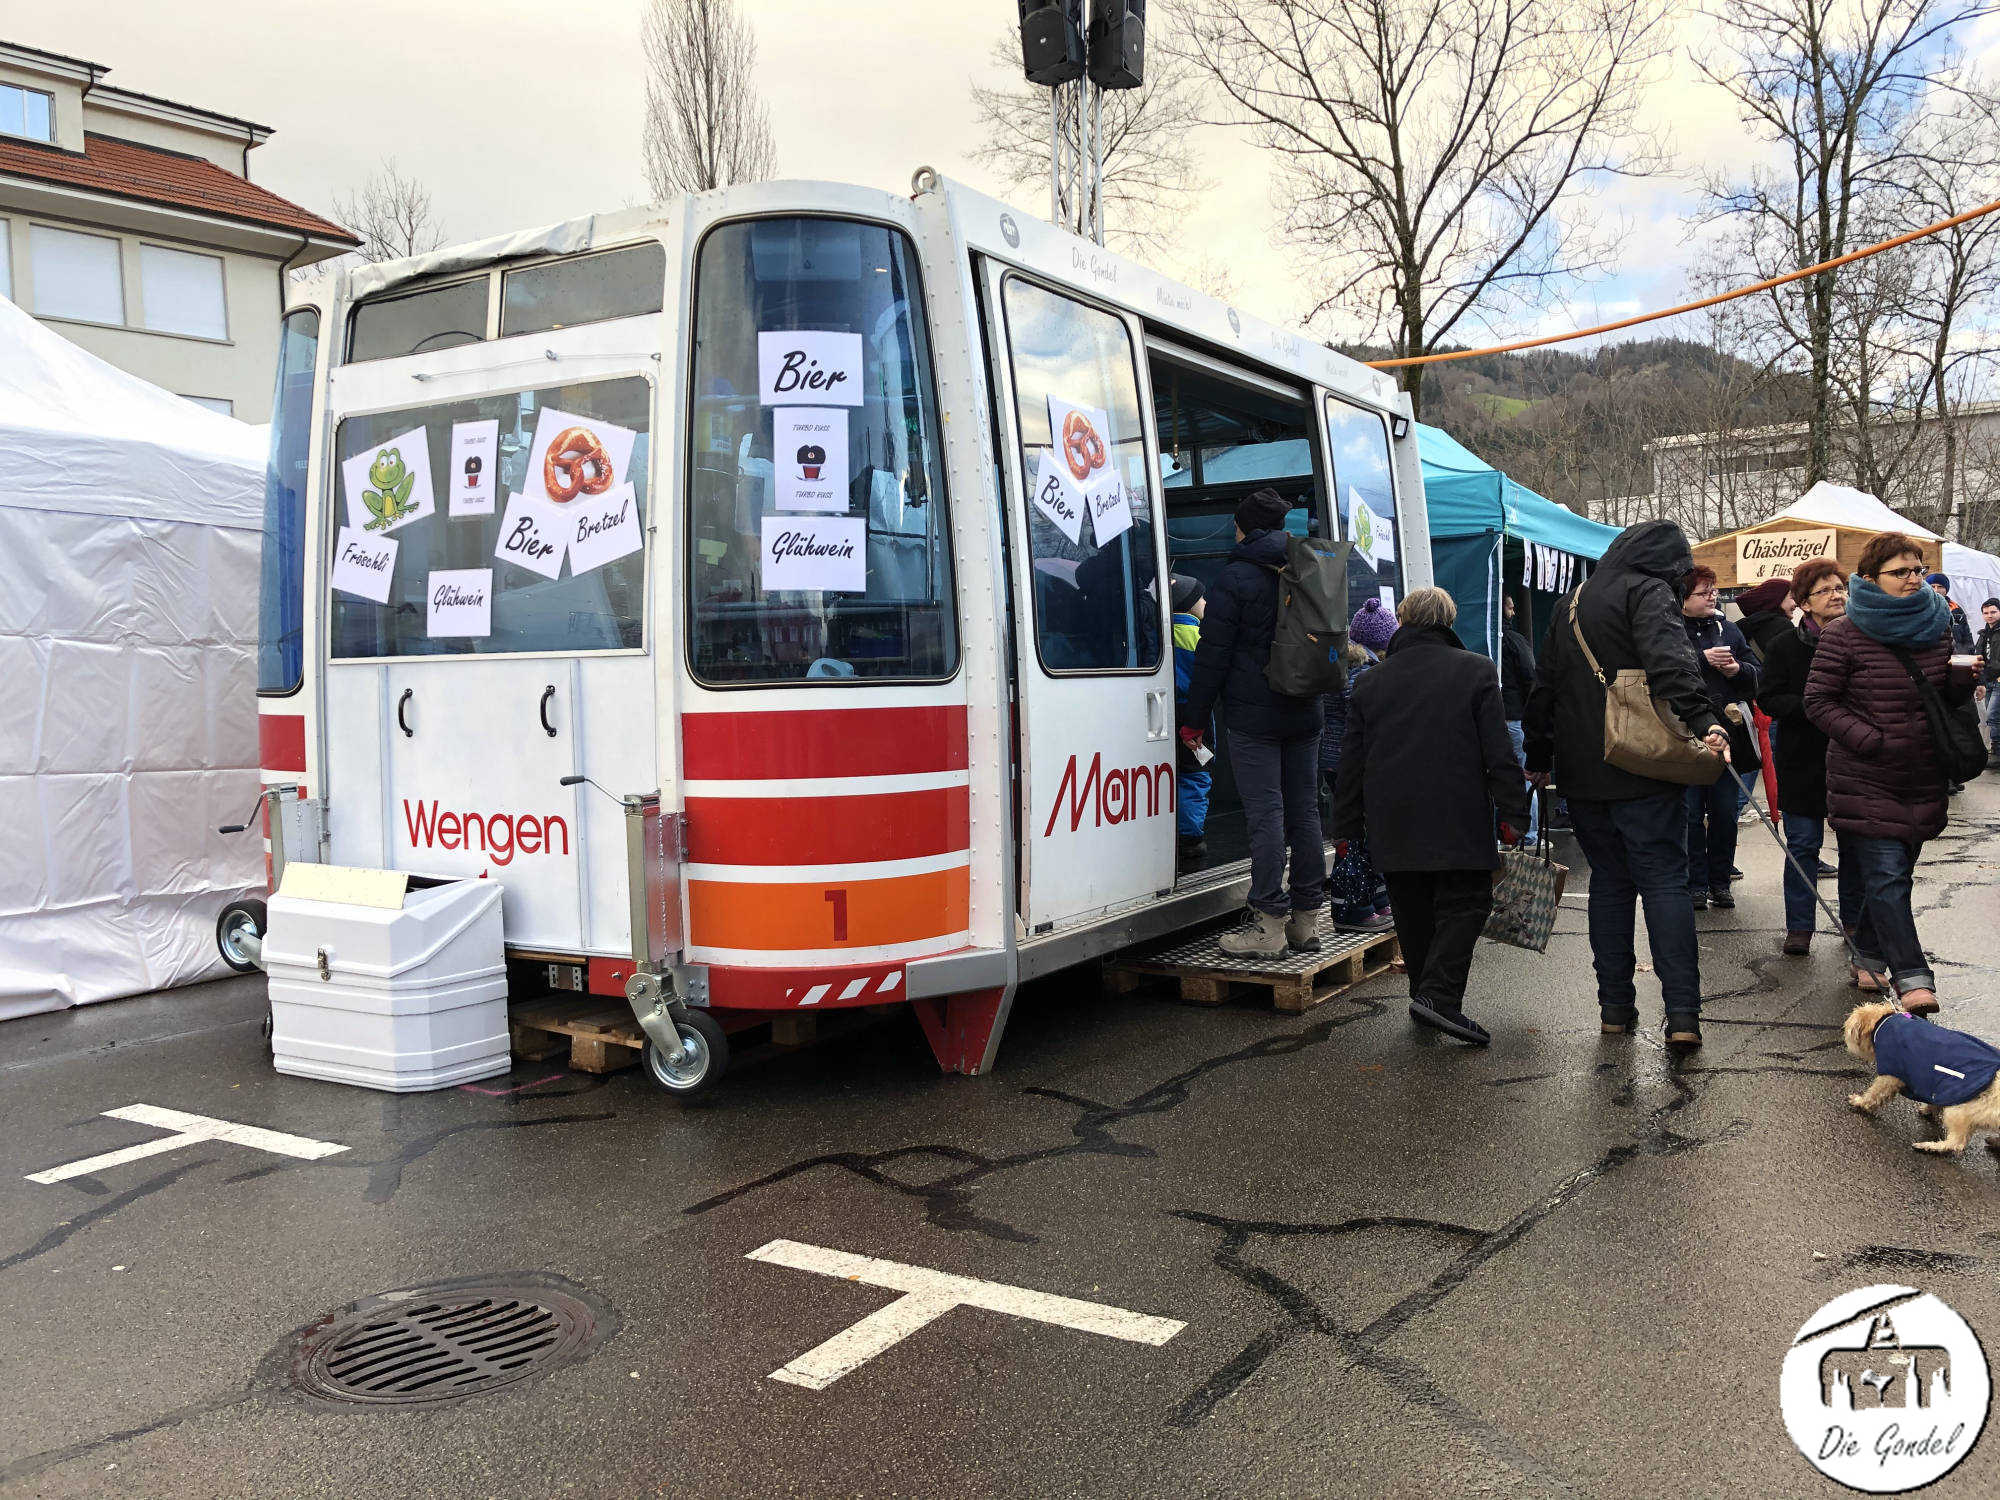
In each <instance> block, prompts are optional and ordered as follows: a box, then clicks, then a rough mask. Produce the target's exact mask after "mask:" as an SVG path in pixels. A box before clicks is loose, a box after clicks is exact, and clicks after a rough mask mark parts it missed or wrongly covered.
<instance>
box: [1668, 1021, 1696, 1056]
mask: <svg viewBox="0 0 2000 1500" xmlns="http://www.w3.org/2000/svg"><path fill="white" fill-rule="evenodd" d="M1700 1045H1701V1017H1699V1016H1688V1015H1680V1016H1668V1017H1667V1050H1668V1051H1669V1052H1692V1051H1694V1050H1695V1048H1697V1047H1699V1046H1700Z"/></svg>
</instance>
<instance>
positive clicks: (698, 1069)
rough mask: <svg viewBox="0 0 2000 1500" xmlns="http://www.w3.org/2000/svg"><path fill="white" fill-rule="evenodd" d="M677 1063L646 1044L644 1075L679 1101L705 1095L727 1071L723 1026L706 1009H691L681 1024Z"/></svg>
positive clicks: (727, 1043) (727, 1061) (727, 1060)
mask: <svg viewBox="0 0 2000 1500" xmlns="http://www.w3.org/2000/svg"><path fill="white" fill-rule="evenodd" d="M680 1033H681V1046H682V1047H683V1048H685V1049H686V1051H685V1052H684V1053H683V1054H682V1056H681V1060H680V1061H679V1062H678V1063H669V1062H668V1061H667V1060H666V1058H665V1057H664V1056H662V1055H661V1054H660V1052H659V1050H658V1049H657V1048H655V1047H654V1046H653V1044H652V1043H651V1042H650V1041H649V1042H647V1043H646V1047H645V1059H646V1076H647V1077H649V1078H651V1079H652V1080H653V1082H654V1083H656V1084H657V1085H659V1087H661V1088H663V1089H665V1090H666V1091H667V1092H668V1093H669V1094H672V1095H674V1096H675V1097H676V1098H679V1099H692V1098H693V1097H694V1096H695V1095H696V1094H702V1093H706V1092H707V1091H708V1090H709V1089H710V1088H712V1087H714V1085H715V1081H716V1080H717V1079H718V1078H720V1077H721V1076H722V1075H723V1074H724V1073H725V1072H727V1071H728V1069H729V1037H728V1035H727V1034H726V1033H725V1032H724V1031H723V1029H722V1023H721V1022H720V1021H718V1020H716V1019H715V1017H713V1016H711V1015H710V1014H709V1013H708V1012H707V1011H705V1010H690V1011H689V1012H688V1013H687V1019H686V1020H685V1021H683V1022H681V1023H680Z"/></svg>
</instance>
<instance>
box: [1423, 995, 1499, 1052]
mask: <svg viewBox="0 0 2000 1500" xmlns="http://www.w3.org/2000/svg"><path fill="white" fill-rule="evenodd" d="M1410 1019H1411V1020H1412V1021H1416V1022H1418V1023H1420V1024H1421V1025H1424V1026H1435V1027H1436V1028H1437V1029H1438V1030H1439V1031H1442V1032H1443V1033H1444V1034H1445V1035H1446V1036H1455V1037H1457V1038H1458V1039H1459V1040H1460V1041H1461V1042H1470V1043H1472V1045H1473V1046H1475V1047H1484V1046H1487V1045H1488V1044H1489V1043H1491V1042H1492V1040H1493V1038H1492V1036H1491V1035H1490V1034H1489V1033H1488V1032H1487V1030H1486V1028H1485V1027H1484V1026H1481V1025H1480V1024H1479V1023H1478V1022H1477V1021H1475V1020H1473V1019H1472V1017H1470V1016H1468V1015H1467V1014H1466V1013H1465V1010H1464V1008H1463V1007H1462V1006H1457V1005H1433V1004H1432V1003H1431V1002H1430V1001H1428V1000H1412V1001H1411V1002H1410Z"/></svg>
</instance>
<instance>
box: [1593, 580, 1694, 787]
mask: <svg viewBox="0 0 2000 1500" xmlns="http://www.w3.org/2000/svg"><path fill="white" fill-rule="evenodd" d="M1582 596H1583V590H1582V589H1581V588H1578V589H1577V590H1576V592H1575V593H1573V594H1571V595H1570V596H1569V631H1570V634H1571V635H1573V636H1575V637H1576V643H1577V645H1578V646H1579V647H1580V648H1581V649H1582V651H1583V659H1584V660H1585V661H1587V662H1589V663H1590V672H1591V675H1592V676H1593V677H1595V678H1596V679H1597V681H1598V684H1599V685H1600V686H1601V687H1603V689H1604V759H1605V761H1606V763H1607V764H1610V765H1614V766H1616V767H1618V769H1619V770H1621V771H1630V772H1631V773H1632V774H1633V775H1635V776H1650V777H1652V778H1653V779H1654V780H1655V781H1671V782H1674V783H1676V784H1678V785H1680V786H1713V785H1714V784H1715V783H1716V781H1717V780H1719V779H1720V778H1721V776H1722V757H1721V756H1720V755H1717V754H1716V753H1715V752H1714V751H1713V750H1711V749H1709V748H1708V746H1707V745H1705V744H1704V743H1702V741H1701V740H1700V739H1699V738H1697V737H1696V736H1695V735H1692V734H1690V733H1688V727H1687V725H1685V724H1683V723H1682V722H1681V720H1680V716H1679V715H1678V714H1676V713H1675V712H1674V711H1673V710H1672V709H1670V708H1668V707H1667V706H1666V705H1665V704H1662V703H1655V702H1654V701H1653V694H1652V691H1651V689H1649V688H1648V687H1647V686H1646V673H1645V669H1644V668H1642V667H1625V668H1622V669H1621V670H1620V671H1619V672H1618V674H1617V675H1616V676H1615V677H1612V678H1610V679H1609V680H1606V678H1605V676H1604V669H1603V668H1602V667H1600V666H1599V665H1598V664H1597V656H1596V654H1595V653H1594V652H1593V651H1592V650H1591V649H1590V642H1589V641H1587V640H1585V639H1584V638H1583V625H1582V622H1581V621H1579V620H1578V619H1577V613H1576V606H1577V601H1578V600H1579V599H1580V598H1581V597H1582Z"/></svg>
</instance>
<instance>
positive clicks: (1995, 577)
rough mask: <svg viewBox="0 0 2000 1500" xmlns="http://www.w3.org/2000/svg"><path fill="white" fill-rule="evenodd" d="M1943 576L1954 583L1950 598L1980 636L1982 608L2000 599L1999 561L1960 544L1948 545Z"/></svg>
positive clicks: (1946, 546) (1987, 554)
mask: <svg viewBox="0 0 2000 1500" xmlns="http://www.w3.org/2000/svg"><path fill="white" fill-rule="evenodd" d="M1944 572H1945V577H1947V578H1949V579H1950V580H1951V597H1952V598H1954V599H1956V600H1957V601H1958V607H1959V608H1960V609H1962V610H1964V611H1965V614H1966V618H1967V619H1969V620H1970V621H1971V622H1972V628H1973V630H1974V631H1975V632H1977V631H1978V629H1979V626H1980V623H1981V622H1980V619H1979V606H1980V605H1982V604H1984V603H1985V602H1986V601H1987V600H1988V599H2000V557H1995V556H1994V555H1993V554H1992V553H1991V552H1980V551H1977V550H1975V549H1974V548H1971V547H1961V546H1959V545H1958V543H1957V542H1946V543H1945V544H1944Z"/></svg>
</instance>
